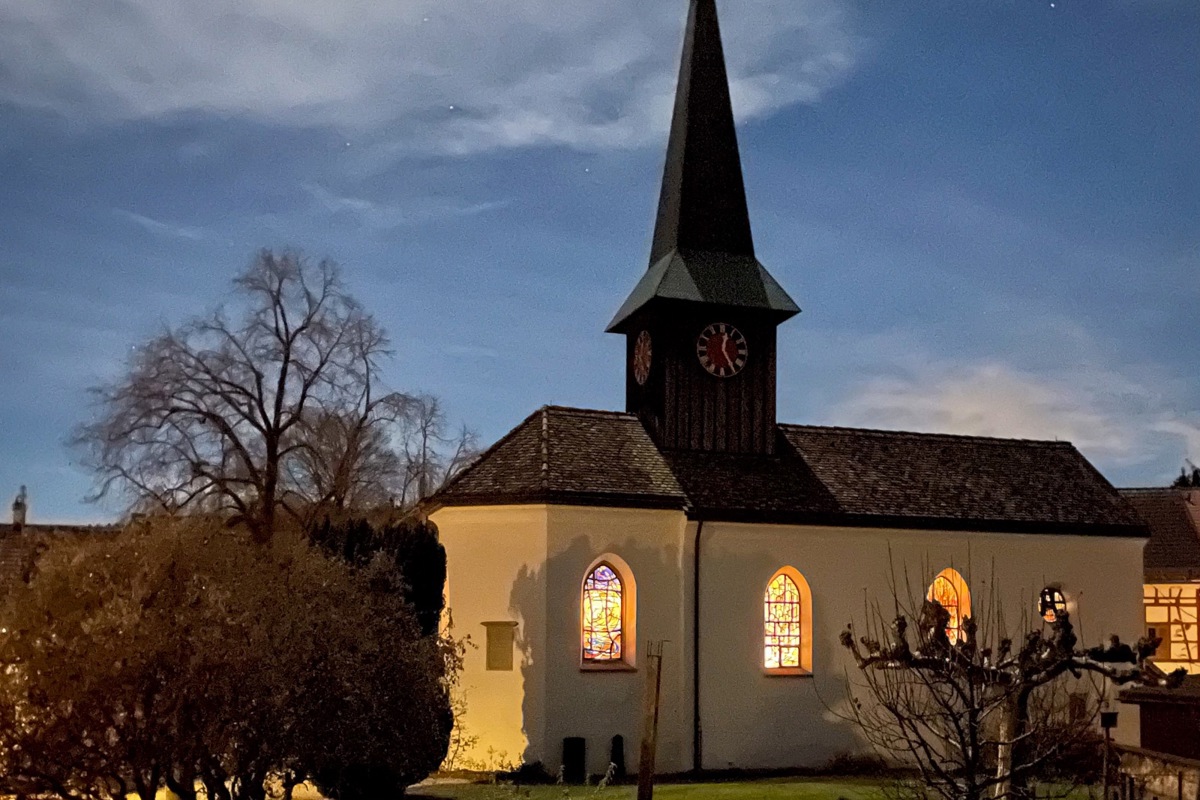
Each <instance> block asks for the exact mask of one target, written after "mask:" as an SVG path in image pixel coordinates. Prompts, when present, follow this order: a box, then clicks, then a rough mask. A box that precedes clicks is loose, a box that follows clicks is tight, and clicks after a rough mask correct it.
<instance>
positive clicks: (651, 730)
mask: <svg viewBox="0 0 1200 800" xmlns="http://www.w3.org/2000/svg"><path fill="white" fill-rule="evenodd" d="M662 651H663V643H662V642H661V641H658V642H648V643H647V645H646V693H645V696H644V700H643V703H642V749H641V759H640V760H639V762H638V791H637V800H652V798H653V797H654V756H655V751H656V749H657V747H658V697H659V693H660V692H661V690H662Z"/></svg>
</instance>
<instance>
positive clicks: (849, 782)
mask: <svg viewBox="0 0 1200 800" xmlns="http://www.w3.org/2000/svg"><path fill="white" fill-rule="evenodd" d="M408 796H409V797H426V798H438V799H439V800H510V798H511V800H564V799H566V800H632V798H634V797H636V796H637V787H636V786H610V787H607V788H605V789H597V788H596V787H594V786H522V787H520V788H519V789H518V788H516V787H513V786H508V785H503V784H487V783H460V784H450V783H447V784H436V785H431V786H416V787H413V788H412V789H410V790H409V791H408ZM654 797H655V800H879V798H880V797H881V795H880V792H879V783H878V782H876V781H870V780H856V779H853V778H828V779H823V778H780V779H773V780H757V781H730V782H721V783H664V784H660V785H658V786H655V787H654Z"/></svg>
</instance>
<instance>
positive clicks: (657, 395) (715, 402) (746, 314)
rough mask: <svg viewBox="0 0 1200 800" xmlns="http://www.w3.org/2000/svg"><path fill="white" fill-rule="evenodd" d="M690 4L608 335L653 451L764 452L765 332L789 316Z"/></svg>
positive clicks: (712, 31)
mask: <svg viewBox="0 0 1200 800" xmlns="http://www.w3.org/2000/svg"><path fill="white" fill-rule="evenodd" d="M690 2H691V8H690V10H689V13H688V22H687V31H686V33H685V36H684V43H683V58H682V63H681V65H680V68H679V84H678V87H677V89H676V94H675V111H674V116H673V117H672V120H671V135H670V140H669V142H668V144H667V161H666V167H665V169H664V170H663V183H662V194H661V195H660V196H659V201H658V218H657V220H656V222H655V226H654V243H653V245H652V247H651V250H650V266H649V269H648V270H647V271H646V273H645V275H643V276H642V279H641V280H640V281H638V284H637V286H636V287H634V290H633V292H632V293H631V294H630V295H629V298H628V299H627V300H626V301H625V303H624V304H623V305H622V306H621V308H620V310H618V311H617V314H616V316H615V317H613V320H612V322H611V323H609V326H608V331H609V332H610V333H621V334H624V335H625V337H626V356H627V369H626V378H625V405H626V410H627V411H629V412H631V413H635V414H637V415H638V416H639V417H640V418H641V420H642V423H643V424H644V425H645V426H646V428H647V430H648V431H649V432H650V434H651V436H653V437H654V439H655V441H656V443H657V444H658V445H659V446H660V447H663V448H666V449H683V450H702V451H709V452H718V453H745V454H759V455H769V454H771V453H773V452H774V447H775V329H776V327H777V326H778V325H779V324H780V323H781V322H783V321H784V320H786V319H788V318H790V317H792V316H794V315H796V314H797V313H799V311H800V309H799V307H797V305H796V304H795V302H793V301H792V298H791V297H789V296H788V294H787V292H785V291H784V290H783V287H781V286H780V285H779V284H778V283H777V282H776V281H775V279H774V278H772V277H771V274H770V273H769V272H767V269H766V267H764V266H763V265H762V264H760V263H759V261H758V259H757V258H755V255H754V239H753V237H752V235H751V232H750V214H749V212H748V210H747V207H746V190H745V185H744V183H743V181H742V166H741V159H740V157H739V155H738V145H737V132H736V130H735V128H734V121H733V108H732V104H731V103H730V98H729V79H728V77H727V75H726V71H725V55H724V51H723V50H722V47H721V32H720V28H719V26H718V24H717V8H716V4H715V0H690Z"/></svg>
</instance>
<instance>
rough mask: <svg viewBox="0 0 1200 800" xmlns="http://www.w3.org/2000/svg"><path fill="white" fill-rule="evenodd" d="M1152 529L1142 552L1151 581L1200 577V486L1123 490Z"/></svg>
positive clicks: (1147, 575)
mask: <svg viewBox="0 0 1200 800" xmlns="http://www.w3.org/2000/svg"><path fill="white" fill-rule="evenodd" d="M1121 494H1122V495H1123V496H1124V497H1125V499H1126V500H1128V501H1129V503H1130V505H1132V506H1133V508H1134V510H1135V511H1136V512H1137V514H1138V516H1139V517H1141V519H1142V520H1143V521H1144V522H1145V523H1146V525H1147V527H1149V529H1150V541H1149V542H1147V543H1146V549H1145V550H1144V551H1143V554H1142V564H1143V567H1144V569H1145V572H1146V580H1147V581H1172V580H1194V579H1195V578H1198V577H1200V489H1122V490H1121Z"/></svg>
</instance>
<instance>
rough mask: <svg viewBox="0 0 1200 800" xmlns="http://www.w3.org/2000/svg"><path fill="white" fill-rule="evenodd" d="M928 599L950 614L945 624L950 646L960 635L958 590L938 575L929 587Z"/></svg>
mask: <svg viewBox="0 0 1200 800" xmlns="http://www.w3.org/2000/svg"><path fill="white" fill-rule="evenodd" d="M929 599H930V600H933V601H936V602H937V603H939V604H940V605H941V606H942V608H944V609H946V612H947V613H949V614H950V621H949V622H948V623H946V636H947V637H949V639H950V642H951V644H953V643H955V642H957V641H958V639H959V636H961V635H962V616H961V612H960V611H959V606H958V590H957V589H955V588H954V584H953V583H951V582H950V579H949V578H947V577H946V576H944V575H938V576H937V577H936V578H934V579H933V585H932V586H930V587H929Z"/></svg>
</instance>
